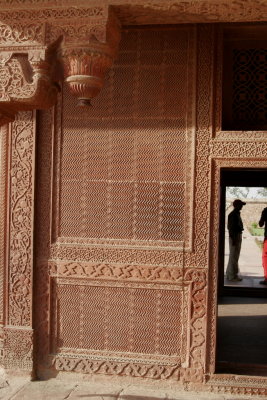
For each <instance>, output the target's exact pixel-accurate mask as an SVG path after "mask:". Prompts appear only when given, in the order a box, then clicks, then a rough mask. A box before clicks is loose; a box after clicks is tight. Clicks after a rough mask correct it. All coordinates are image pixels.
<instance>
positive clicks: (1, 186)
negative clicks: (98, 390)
mask: <svg viewBox="0 0 267 400" xmlns="http://www.w3.org/2000/svg"><path fill="white" fill-rule="evenodd" d="M7 149H8V126H7V125H5V126H2V127H1V128H0V168H1V173H0V349H1V355H0V358H2V347H3V325H4V296H5V291H4V279H5V265H6V261H5V255H6V254H5V241H6V235H7V227H6V213H7V206H6V199H7V193H6V182H7Z"/></svg>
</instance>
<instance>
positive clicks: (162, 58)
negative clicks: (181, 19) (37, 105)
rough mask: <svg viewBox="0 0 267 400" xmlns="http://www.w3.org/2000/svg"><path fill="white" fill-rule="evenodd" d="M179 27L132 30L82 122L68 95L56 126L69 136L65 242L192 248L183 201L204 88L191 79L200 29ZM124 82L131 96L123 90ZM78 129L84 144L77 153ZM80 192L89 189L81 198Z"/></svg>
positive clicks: (62, 192) (63, 151) (63, 158)
mask: <svg viewBox="0 0 267 400" xmlns="http://www.w3.org/2000/svg"><path fill="white" fill-rule="evenodd" d="M175 29H177V28H174V31H172V30H166V31H164V33H162V34H161V35H159V34H158V33H157V32H156V31H155V30H150V31H144V32H143V31H142V30H137V29H133V30H131V31H126V32H124V39H123V41H122V45H121V50H120V56H119V58H118V61H117V62H116V64H115V66H114V68H113V71H111V73H110V76H109V79H108V80H107V84H106V88H105V89H104V90H103V94H100V96H99V97H98V98H97V99H96V100H95V102H94V107H93V109H91V110H90V113H89V114H88V113H85V112H84V113H83V114H81V116H82V120H81V119H80V117H79V115H78V114H77V113H76V115H77V118H73V116H74V112H73V101H72V99H71V98H69V96H68V94H67V92H65V91H64V104H63V109H62V112H63V119H62V125H61V126H59V127H58V126H57V127H56V130H57V132H60V130H61V136H62V138H61V139H60V142H64V147H62V146H61V145H60V144H59V146H57V148H58V149H59V151H60V154H59V155H58V154H57V155H56V160H60V165H59V164H58V166H59V168H60V170H59V174H60V176H59V178H60V182H59V184H58V179H59V178H57V180H56V182H55V183H56V186H57V188H59V193H58V195H59V201H58V202H56V204H58V205H59V209H58V210H55V212H58V213H59V215H60V216H61V218H60V220H59V225H58V227H57V229H59V231H58V232H57V233H55V235H56V236H57V237H58V238H57V241H58V242H62V243H64V242H65V243H67V242H70V243H72V242H74V243H75V241H76V242H77V240H78V242H79V243H81V244H97V245H104V244H105V245H111V244H114V245H116V246H118V245H123V246H131V247H133V246H137V247H139V246H142V245H145V246H146V247H148V246H153V247H157V248H158V247H168V246H170V247H177V246H178V247H182V248H183V241H184V240H185V241H186V245H185V246H186V247H187V248H190V245H191V232H192V230H191V226H192V223H191V221H192V210H191V207H190V206H188V207H186V208H184V204H185V197H187V199H188V200H189V198H190V197H191V196H192V179H193V173H194V169H193V163H194V145H195V142H194V126H195V123H194V121H195V117H194V115H195V107H194V90H195V85H194V78H193V79H190V81H187V79H188V78H187V77H188V76H189V75H190V76H193V77H194V76H195V32H194V29H193V28H192V27H190V28H186V29H185V28H182V27H180V28H178V29H179V35H176V36H175ZM151 43H154V45H153V47H152V48H151V47H150V45H151ZM129 46H130V47H129ZM178 49H179V51H178ZM127 60H128V61H127ZM177 71H179V79H177V73H178V72H177ZM154 75H157V76H158V77H159V80H158V81H155V80H154V78H153V76H154ZM131 77H132V78H131ZM152 78H153V79H152ZM125 85H127V86H128V88H127V91H129V86H130V91H131V96H127V97H123V96H122V95H121V91H123V92H124V90H123V87H124V86H125ZM125 93H126V91H125ZM148 97H149V98H150V100H149V101H148ZM185 109H187V110H188V111H187V113H185V112H184V110H185ZM70 115H71V116H72V117H71V118H70V117H69V116H70ZM181 115H183V116H184V117H181ZM81 121H83V123H82V125H81ZM85 121H87V124H88V126H90V129H86V125H84V122H85ZM99 129H100V130H101V135H99V134H98V132H99ZM78 130H79V132H80V134H82V136H81V139H82V140H81V141H80V143H79V145H78V144H77V143H76V151H75V154H74V153H73V152H72V151H71V149H72V147H73V141H75V135H76V134H75V132H77V131H78ZM122 149H123V153H124V155H123V157H122V153H121V152H122ZM96 159H97V162H96ZM123 159H124V160H125V163H124V162H123ZM185 159H187V160H188V165H187V166H188V167H187V168H185ZM122 165H123V168H122V167H121V166H122ZM178 166H179V167H178ZM81 172H82V174H81ZM185 186H186V190H185ZM73 190H74V191H75V192H77V193H80V196H79V197H76V201H75V202H73V201H72V194H71V193H72V191H73ZM96 193H97V194H98V195H97V197H96V196H95V194H96ZM186 204H190V202H189V201H188V203H186ZM78 215H79V217H78ZM184 215H185V218H184V217H183V216H184ZM123 218H124V219H123ZM148 219H149V220H150V223H149V224H147V223H146V222H145V221H146V220H148ZM88 220H90V224H87V222H86V221H88ZM185 220H186V221H187V223H186V224H187V225H186V229H185V226H184V221H185ZM55 235H54V236H55ZM76 238H77V239H76Z"/></svg>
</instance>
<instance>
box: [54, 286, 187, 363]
mask: <svg viewBox="0 0 267 400" xmlns="http://www.w3.org/2000/svg"><path fill="white" fill-rule="evenodd" d="M56 290H57V297H58V298H57V309H55V308H54V307H53V308H52V312H53V313H55V314H57V313H58V315H59V321H58V322H57V323H56V324H55V325H57V350H56V352H57V353H58V352H59V353H68V352H73V351H75V352H77V351H79V352H84V350H86V351H91V350H98V351H105V352H121V353H128V352H131V353H139V354H143V355H145V354H150V355H155V356H157V357H158V356H160V355H166V356H176V359H177V357H178V359H179V357H180V355H179V353H180V350H181V334H182V296H181V295H182V292H181V290H171V289H170V290H162V289H160V288H157V287H155V286H154V287H153V289H152V288H146V286H144V287H138V286H135V285H131V286H127V287H125V286H120V287H119V286H112V287H111V286H102V287H101V286H100V287H99V286H92V284H90V285H88V284H85V283H83V281H82V282H80V283H79V284H78V283H77V280H72V281H65V280H64V279H60V280H59V281H58V283H57V289H56ZM70 304H72V307H71V308H70V306H69V305H70ZM144 304H146V306H145V307H144Z"/></svg>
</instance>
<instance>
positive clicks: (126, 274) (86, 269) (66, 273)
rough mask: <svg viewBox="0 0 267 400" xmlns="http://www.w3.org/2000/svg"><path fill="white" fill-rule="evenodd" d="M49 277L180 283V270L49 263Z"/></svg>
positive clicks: (134, 266) (100, 264)
mask: <svg viewBox="0 0 267 400" xmlns="http://www.w3.org/2000/svg"><path fill="white" fill-rule="evenodd" d="M49 269H50V274H51V276H57V277H70V278H74V277H84V278H85V277H87V278H90V279H109V280H112V279H116V280H120V281H128V280H130V281H148V282H154V281H155V282H161V281H162V282H169V283H171V282H172V283H179V282H182V278H183V270H182V269H181V268H171V267H157V266H151V265H144V266H142V265H127V264H126V265H125V264H115V265H110V264H108V263H97V264H96V263H82V262H80V263H79V262H66V261H65V262H50V263H49Z"/></svg>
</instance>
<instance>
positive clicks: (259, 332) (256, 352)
mask: <svg viewBox="0 0 267 400" xmlns="http://www.w3.org/2000/svg"><path fill="white" fill-rule="evenodd" d="M266 341H267V299H266V298H247V297H230V296H229V297H222V298H220V299H219V304H218V321H217V364H218V365H220V366H222V365H223V366H224V368H226V370H227V366H228V369H229V370H228V372H230V370H232V369H233V368H234V367H235V366H236V367H238V368H240V369H241V370H242V364H243V366H244V371H245V370H248V369H251V370H253V369H255V368H260V369H262V370H263V372H261V373H260V374H261V375H265V373H264V371H265V368H266V372H267V343H266ZM245 367H247V368H245ZM247 372H248V371H246V373H247Z"/></svg>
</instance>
